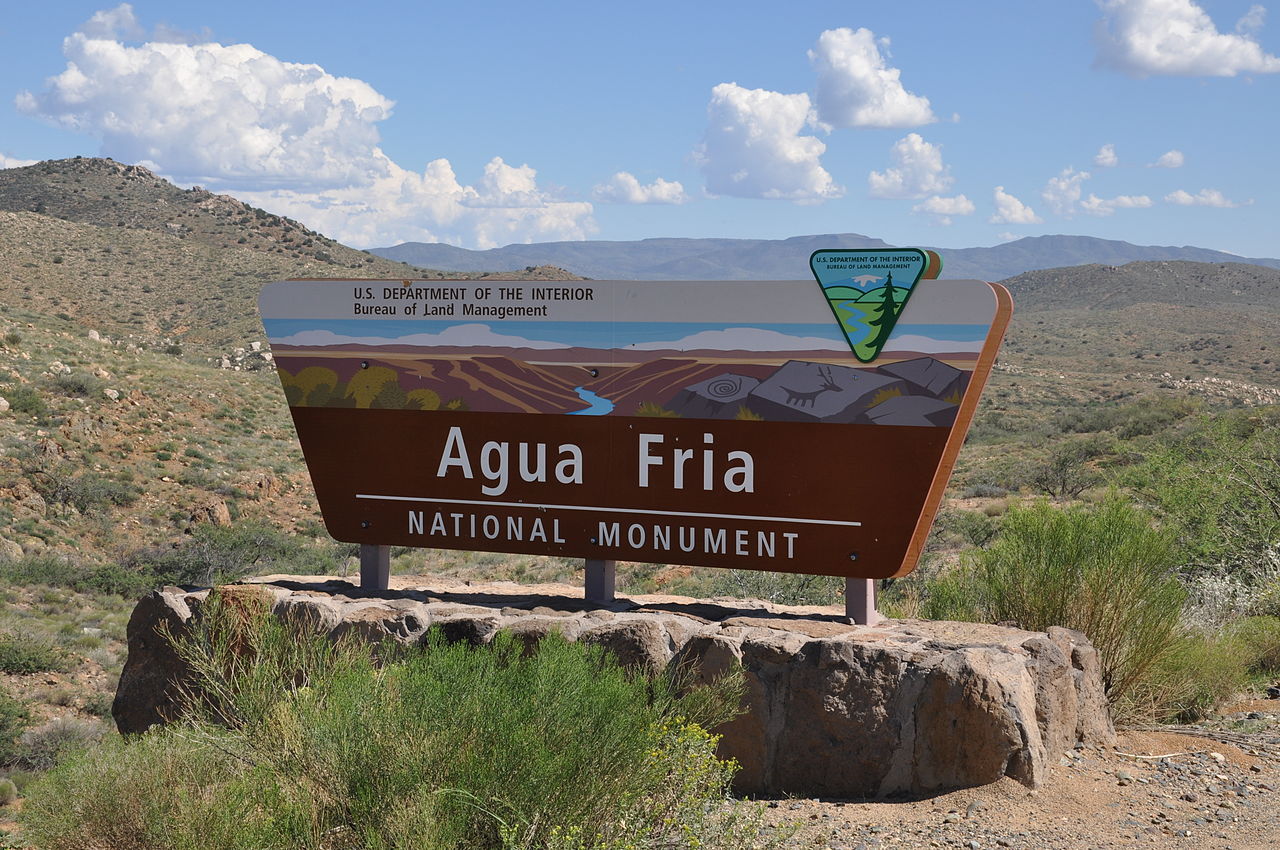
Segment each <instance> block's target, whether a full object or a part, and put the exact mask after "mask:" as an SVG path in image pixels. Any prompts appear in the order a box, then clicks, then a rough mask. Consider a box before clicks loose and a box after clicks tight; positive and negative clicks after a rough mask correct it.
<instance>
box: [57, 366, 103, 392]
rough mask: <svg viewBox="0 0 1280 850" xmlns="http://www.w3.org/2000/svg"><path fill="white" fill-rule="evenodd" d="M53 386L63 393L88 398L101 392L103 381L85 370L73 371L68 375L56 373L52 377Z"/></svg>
mask: <svg viewBox="0 0 1280 850" xmlns="http://www.w3.org/2000/svg"><path fill="white" fill-rule="evenodd" d="M52 383H53V388H54V389H56V390H57V391H58V392H60V393H62V394H63V395H67V396H75V397H78V398H88V397H90V396H96V395H100V394H101V393H102V387H103V383H102V381H100V380H98V379H97V378H95V377H94V376H93V375H90V374H88V373H85V372H73V373H71V374H70V375H58V376H57V377H56V378H54V379H53V381H52Z"/></svg>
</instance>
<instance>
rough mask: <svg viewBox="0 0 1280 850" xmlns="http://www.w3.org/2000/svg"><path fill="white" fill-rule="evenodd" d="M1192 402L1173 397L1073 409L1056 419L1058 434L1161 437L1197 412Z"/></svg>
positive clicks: (1147, 397) (1147, 398)
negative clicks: (1153, 435)
mask: <svg viewBox="0 0 1280 850" xmlns="http://www.w3.org/2000/svg"><path fill="white" fill-rule="evenodd" d="M1197 406H1198V405H1197V403H1196V402H1195V401H1194V400H1192V399H1185V398H1176V397H1174V396H1144V397H1143V398H1140V399H1138V400H1137V401H1134V402H1131V403H1129V404H1111V405H1106V406H1085V405H1080V406H1076V407H1072V408H1071V409H1069V410H1065V411H1063V412H1062V413H1059V414H1058V415H1057V416H1056V417H1055V418H1054V423H1053V424H1054V425H1055V426H1056V427H1057V428H1058V430H1060V431H1063V432H1066V433H1077V434H1087V433H1096V432H1099V431H1112V432H1114V433H1115V434H1116V436H1118V437H1121V438H1124V439H1129V438H1132V437H1139V436H1146V435H1149V434H1156V433H1159V432H1161V431H1163V430H1165V429H1167V428H1168V427H1170V426H1171V425H1173V424H1174V423H1176V422H1178V421H1179V420H1181V419H1183V418H1185V417H1187V416H1189V415H1191V414H1192V413H1194V412H1195V410H1196V408H1197Z"/></svg>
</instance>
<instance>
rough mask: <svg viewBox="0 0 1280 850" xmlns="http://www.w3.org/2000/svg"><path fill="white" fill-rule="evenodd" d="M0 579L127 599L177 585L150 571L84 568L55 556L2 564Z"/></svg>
mask: <svg viewBox="0 0 1280 850" xmlns="http://www.w3.org/2000/svg"><path fill="white" fill-rule="evenodd" d="M0 580H3V581H5V582H7V583H9V584H17V585H23V586H31V585H41V584H44V585H49V586H50V587H65V588H70V589H71V590H75V591H77V592H79V593H98V594H114V595H116V596H123V597H137V596H141V595H142V594H144V593H146V592H147V591H149V590H151V589H152V588H155V587H159V586H161V585H165V584H172V583H173V581H172V577H170V576H162V575H157V574H156V573H154V572H151V571H150V570H147V569H133V568H130V567H128V566H125V565H123V564H114V563H106V564H94V565H80V564H75V563H72V562H70V561H67V560H65V559H63V558H59V557H57V556H54V555H27V556H24V557H22V558H19V559H18V560H16V561H0Z"/></svg>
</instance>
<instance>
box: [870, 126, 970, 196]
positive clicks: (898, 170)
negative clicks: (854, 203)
mask: <svg viewBox="0 0 1280 850" xmlns="http://www.w3.org/2000/svg"><path fill="white" fill-rule="evenodd" d="M889 155H890V159H891V160H892V162H893V165H891V166H890V167H889V168H886V169H885V170H884V171H883V172H881V171H873V172H871V173H870V174H869V175H868V176H867V184H868V186H869V188H870V191H871V197H873V198H923V197H925V196H926V195H935V194H941V193H942V192H945V191H946V190H947V189H949V188H950V187H951V183H952V182H953V180H952V177H951V175H950V173H949V172H948V168H947V166H945V165H943V163H942V148H940V147H938V146H937V145H932V144H930V143H928V142H926V141H925V140H924V139H923V138H921V137H920V134H919V133H908V134H907V135H906V136H904V137H903V138H901V139H899V140H898V141H896V142H894V144H893V148H892V149H891V150H890V154H889Z"/></svg>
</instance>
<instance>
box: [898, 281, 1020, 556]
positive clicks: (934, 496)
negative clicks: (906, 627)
mask: <svg viewBox="0 0 1280 850" xmlns="http://www.w3.org/2000/svg"><path fill="white" fill-rule="evenodd" d="M987 286H989V287H991V292H992V294H993V295H995V298H996V313H995V316H994V317H993V318H992V320H991V327H990V329H989V330H988V331H987V341H986V342H985V343H984V344H983V346H982V352H981V353H980V354H979V355H978V363H977V365H976V366H975V367H974V369H973V377H972V378H970V380H969V387H968V390H967V392H965V394H964V398H963V399H962V400H961V402H960V409H959V410H958V411H956V421H955V424H954V425H952V426H951V433H950V434H949V435H948V437H947V442H946V445H944V446H943V447H942V459H941V460H939V461H938V471H937V472H935V473H934V476H933V484H931V485H930V487H929V493H928V495H926V496H925V500H924V507H922V508H921V509H920V519H919V520H918V521H917V522H916V530H915V533H914V534H912V535H911V540H910V542H908V543H907V553H906V555H905V556H903V559H902V563H901V564H899V565H898V570H897V572H895V573H893V574H892V575H889V576H885V578H900V577H902V576H904V575H906V574H907V573H909V572H911V571H912V570H914V569H915V567H916V563H917V561H919V559H920V555H921V553H922V552H923V551H924V544H925V541H926V540H927V539H928V537H929V530H930V529H931V528H932V527H933V520H934V517H935V516H936V515H937V513H938V508H939V507H940V506H941V505H942V497H943V495H944V494H945V493H946V491H947V484H948V483H949V482H950V481H951V472H952V470H953V469H955V465H956V459H957V458H958V457H959V456H960V449H961V447H962V446H963V445H964V440H965V436H966V435H967V434H968V433H969V425H970V424H972V422H973V417H974V414H975V413H977V410H978V401H979V399H980V398H981V396H982V391H983V389H985V388H986V386H987V379H988V378H990V377H991V372H992V369H993V368H994V367H995V364H996V355H997V354H998V353H999V352H1000V343H1001V342H1002V341H1003V340H1004V334H1005V331H1006V330H1007V329H1008V327H1009V321H1010V319H1012V318H1013V296H1012V295H1010V294H1009V290H1008V289H1006V288H1005V287H1004V286H1003V285H1001V284H999V283H989V282H988V283H987Z"/></svg>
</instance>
